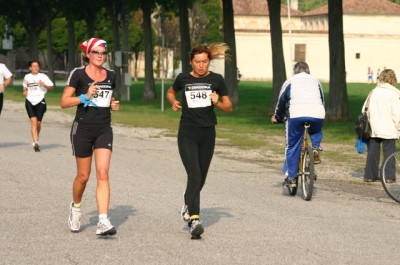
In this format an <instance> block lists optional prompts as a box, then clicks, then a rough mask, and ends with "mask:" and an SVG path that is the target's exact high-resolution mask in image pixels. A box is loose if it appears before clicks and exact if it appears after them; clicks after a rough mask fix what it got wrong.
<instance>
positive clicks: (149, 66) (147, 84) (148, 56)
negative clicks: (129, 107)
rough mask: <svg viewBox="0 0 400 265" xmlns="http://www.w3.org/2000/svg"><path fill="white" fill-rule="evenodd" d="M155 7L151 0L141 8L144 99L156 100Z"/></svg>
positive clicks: (142, 0) (143, 0) (143, 2)
mask: <svg viewBox="0 0 400 265" xmlns="http://www.w3.org/2000/svg"><path fill="white" fill-rule="evenodd" d="M154 7H155V3H154V2H153V1H151V0H141V1H140V8H141V9H142V11H143V33H144V53H145V58H144V61H145V62H144V72H145V73H144V75H145V80H144V90H143V99H145V100H152V99H156V87H155V82H154V71H153V48H154V46H153V45H152V29H151V13H152V11H153V9H154Z"/></svg>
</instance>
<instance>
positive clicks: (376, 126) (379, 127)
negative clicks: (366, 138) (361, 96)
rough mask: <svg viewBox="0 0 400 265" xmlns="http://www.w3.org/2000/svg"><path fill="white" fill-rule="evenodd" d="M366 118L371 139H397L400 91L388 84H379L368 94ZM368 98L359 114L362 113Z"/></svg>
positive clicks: (399, 129)
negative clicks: (369, 126)
mask: <svg viewBox="0 0 400 265" xmlns="http://www.w3.org/2000/svg"><path fill="white" fill-rule="evenodd" d="M369 97H370V102H369V107H368V117H369V122H370V124H371V130H372V133H371V137H373V138H382V139H397V138H399V136H400V91H399V90H398V89H397V88H395V87H394V86H392V85H390V84H388V83H379V84H378V86H377V87H376V88H374V89H373V90H372V91H371V92H370V95H369ZM367 101H368V98H367V99H366V100H365V102H364V104H363V107H362V109H361V112H364V108H365V105H366V104H367Z"/></svg>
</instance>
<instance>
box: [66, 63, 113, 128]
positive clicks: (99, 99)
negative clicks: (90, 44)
mask: <svg viewBox="0 0 400 265" xmlns="http://www.w3.org/2000/svg"><path fill="white" fill-rule="evenodd" d="M85 67H86V66H82V67H78V68H75V69H74V70H72V72H71V74H70V75H69V77H68V80H67V83H66V86H71V87H73V88H75V95H76V96H78V97H79V96H80V95H81V94H86V93H87V91H88V88H89V86H90V85H91V84H92V83H93V82H94V81H93V80H92V79H91V78H90V77H89V76H88V75H87V74H86V72H85ZM105 70H106V71H107V77H106V79H105V80H103V81H102V82H97V83H96V85H97V86H99V87H100V89H99V90H98V91H97V93H96V94H95V95H93V96H92V97H91V98H90V100H91V101H92V102H94V104H96V105H97V107H96V106H94V105H93V104H92V103H90V104H89V105H88V106H87V107H84V105H83V104H79V105H78V107H77V109H76V115H75V121H76V122H79V123H110V122H111V107H110V104H111V98H112V94H113V91H114V89H115V72H114V71H113V70H107V69H105Z"/></svg>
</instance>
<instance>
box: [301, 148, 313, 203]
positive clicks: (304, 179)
mask: <svg viewBox="0 0 400 265" xmlns="http://www.w3.org/2000/svg"><path fill="white" fill-rule="evenodd" d="M302 152H303V168H302V173H301V188H302V191H303V194H302V197H303V199H304V200H306V201H309V200H311V198H312V194H313V189H314V180H315V171H314V153H313V150H312V148H311V146H306V148H304V149H303V150H302Z"/></svg>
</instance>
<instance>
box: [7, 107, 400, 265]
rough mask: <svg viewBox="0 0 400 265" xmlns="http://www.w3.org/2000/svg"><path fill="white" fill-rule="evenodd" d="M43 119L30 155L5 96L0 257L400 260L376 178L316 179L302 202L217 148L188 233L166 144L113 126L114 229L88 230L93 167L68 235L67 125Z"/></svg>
mask: <svg viewBox="0 0 400 265" xmlns="http://www.w3.org/2000/svg"><path fill="white" fill-rule="evenodd" d="M46 115H47V116H45V118H44V123H43V130H42V133H41V147H42V151H41V152H40V153H35V152H34V151H33V149H32V147H31V145H30V142H31V139H30V132H29V126H30V125H29V121H28V119H27V117H26V113H25V111H24V109H23V105H22V103H21V104H20V106H19V108H17V109H12V108H9V107H8V106H7V104H5V106H4V110H3V113H2V115H1V116H0V135H1V140H0V161H1V162H0V172H1V175H0V179H1V184H2V186H1V192H0V201H1V204H0V230H1V231H2V234H3V236H2V239H1V244H0V264H394V263H396V262H398V260H399V258H400V253H399V251H398V247H397V246H398V239H399V238H400V229H399V225H400V209H399V205H398V204H397V203H395V202H394V201H391V200H390V199H389V198H388V197H387V196H386V195H385V194H384V192H383V191H382V190H380V189H379V188H378V186H376V185H379V184H376V185H375V186H365V185H352V184H349V183H340V184H335V185H333V184H332V183H334V181H333V180H332V179H333V176H320V177H319V180H318V182H317V184H316V195H315V197H314V198H313V200H312V201H310V202H305V201H303V200H302V199H301V197H300V195H297V196H295V197H291V196H288V195H287V194H286V192H285V191H284V190H283V188H282V186H281V179H282V176H281V175H280V172H279V169H277V168H275V169H274V168H273V167H272V165H260V164H257V163H251V162H243V161H238V160H233V159H229V158H226V157H221V156H218V155H216V156H215V157H214V159H213V162H212V165H211V168H210V172H209V178H208V181H207V183H206V186H205V188H204V190H203V192H202V212H201V217H202V219H203V222H204V225H205V233H204V236H203V237H202V239H201V240H191V239H190V236H189V232H188V228H187V227H186V225H185V223H184V222H183V221H182V220H181V219H180V218H179V210H180V207H181V204H182V192H183V189H184V186H185V172H184V169H183V166H182V164H181V162H180V159H179V156H178V151H177V147H176V143H175V141H174V140H173V139H172V140H163V139H161V138H143V137H137V135H136V133H135V128H124V129H123V130H122V129H121V130H119V129H117V128H116V129H115V144H114V148H115V150H114V152H113V157H112V165H111V172H110V176H111V185H112V187H111V192H112V194H111V196H112V197H111V205H110V207H111V209H110V216H111V221H112V223H113V224H114V225H115V226H116V227H117V229H118V233H117V234H116V236H114V237H108V238H99V237H97V236H96V235H95V230H96V222H97V212H96V207H95V195H94V194H95V193H94V192H95V184H96V182H95V179H94V176H93V175H92V179H91V180H90V181H89V184H88V187H87V190H86V193H85V196H84V201H83V212H84V214H83V217H82V230H81V232H80V233H71V232H70V231H69V229H68V226H67V216H68V211H69V203H70V201H71V185H72V181H73V178H74V175H75V162H74V158H73V156H72V155H71V147H70V143H69V129H70V127H69V125H67V124H65V123H63V122H60V121H56V120H57V119H53V118H50V117H51V116H54V114H53V115H50V112H49V114H46ZM46 117H47V119H46ZM119 132H121V133H119ZM122 132H123V133H122ZM218 148H219V147H217V150H218ZM321 166H322V165H321ZM331 184H332V186H330V185H331ZM341 185H342V186H346V189H341V188H340V186H341ZM362 189H364V190H362ZM365 189H370V190H371V192H370V193H368V192H365Z"/></svg>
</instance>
